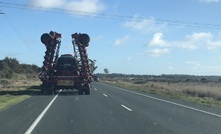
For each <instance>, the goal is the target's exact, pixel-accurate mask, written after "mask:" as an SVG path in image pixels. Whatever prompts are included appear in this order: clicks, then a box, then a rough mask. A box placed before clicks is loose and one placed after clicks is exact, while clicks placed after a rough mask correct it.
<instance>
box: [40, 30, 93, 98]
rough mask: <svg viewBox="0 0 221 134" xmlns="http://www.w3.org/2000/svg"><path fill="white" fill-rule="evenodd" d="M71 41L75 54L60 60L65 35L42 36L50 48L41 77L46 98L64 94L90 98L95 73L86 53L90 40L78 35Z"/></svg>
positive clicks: (63, 55)
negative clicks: (69, 92) (64, 92)
mask: <svg viewBox="0 0 221 134" xmlns="http://www.w3.org/2000/svg"><path fill="white" fill-rule="evenodd" d="M71 37H72V44H73V54H62V55H61V56H59V50H60V46H61V34H60V33H57V32H55V31H51V32H49V33H44V34H42V36H41V42H42V43H43V44H44V45H45V47H46V51H45V56H44V61H43V66H42V68H41V71H40V72H39V74H38V77H39V79H40V80H41V82H42V84H41V85H40V87H41V93H42V94H52V95H53V94H56V93H58V91H60V90H77V91H78V94H79V95H83V94H85V95H89V94H90V90H91V82H92V73H91V69H90V64H89V59H88V54H87V50H86V48H87V47H88V46H89V44H88V43H89V41H90V37H89V35H88V34H85V33H83V34H81V33H74V34H72V35H71Z"/></svg>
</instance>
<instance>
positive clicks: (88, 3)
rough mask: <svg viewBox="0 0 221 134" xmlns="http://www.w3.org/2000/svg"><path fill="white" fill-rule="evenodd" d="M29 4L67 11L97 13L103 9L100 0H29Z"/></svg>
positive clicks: (103, 6)
mask: <svg viewBox="0 0 221 134" xmlns="http://www.w3.org/2000/svg"><path fill="white" fill-rule="evenodd" d="M29 5H30V6H34V7H35V6H36V7H42V8H45V9H51V8H59V9H64V10H66V11H67V12H69V13H70V12H77V13H79V12H82V13H94V14H96V13H98V12H100V11H102V10H104V9H105V5H104V4H103V3H102V2H100V0H72V1H68V0H31V1H30V2H29Z"/></svg>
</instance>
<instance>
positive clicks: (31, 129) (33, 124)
mask: <svg viewBox="0 0 221 134" xmlns="http://www.w3.org/2000/svg"><path fill="white" fill-rule="evenodd" d="M61 91H62V90H60V91H59V92H58V94H59V93H60V92H61ZM58 94H57V95H56V96H55V97H54V98H53V99H52V100H51V102H50V103H49V104H48V105H47V107H46V108H45V109H44V110H43V111H42V112H41V114H40V115H39V116H38V118H37V119H36V120H35V121H34V122H33V123H32V125H31V126H30V127H29V128H28V130H27V131H26V132H25V134H31V132H32V131H33V130H34V129H35V127H36V126H37V125H38V123H39V122H40V120H41V119H42V117H43V116H44V115H45V113H46V112H47V111H48V109H49V108H50V106H51V105H52V103H53V102H54V101H55V99H56V98H57V97H58Z"/></svg>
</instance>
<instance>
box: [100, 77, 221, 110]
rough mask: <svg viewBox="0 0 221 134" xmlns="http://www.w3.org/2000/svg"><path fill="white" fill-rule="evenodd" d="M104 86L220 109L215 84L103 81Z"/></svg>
mask: <svg viewBox="0 0 221 134" xmlns="http://www.w3.org/2000/svg"><path fill="white" fill-rule="evenodd" d="M101 82H103V83H106V84H110V85H114V86H118V87H122V88H125V89H129V90H134V91H141V92H145V93H149V94H155V95H160V96H165V97H168V98H174V99H181V100H184V101H188V102H193V103H198V104H202V105H204V106H209V107H214V108H219V109H221V85H219V84H215V83H188V82H185V83H168V82H135V83H134V82H131V81H122V80H117V81H115V80H108V81H107V80H104V81H101Z"/></svg>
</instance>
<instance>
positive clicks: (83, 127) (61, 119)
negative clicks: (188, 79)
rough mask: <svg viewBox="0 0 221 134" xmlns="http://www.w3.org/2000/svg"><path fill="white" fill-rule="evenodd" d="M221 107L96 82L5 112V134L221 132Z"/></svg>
mask: <svg viewBox="0 0 221 134" xmlns="http://www.w3.org/2000/svg"><path fill="white" fill-rule="evenodd" d="M220 125H221V110H218V109H214V108H209V107H204V106H201V105H197V104H193V103H188V102H183V101H180V100H174V99H168V98H163V97H159V96H153V95H151V96H150V95H148V94H144V93H140V92H132V91H129V90H125V89H121V88H117V87H112V86H108V85H104V84H102V83H93V87H92V91H91V95H89V96H87V95H81V96H79V95H77V92H76V91H61V92H60V93H59V94H58V95H57V96H43V95H36V96H32V97H30V98H29V99H27V100H25V101H23V102H21V103H18V104H16V105H14V106H13V107H10V108H8V109H6V110H4V111H1V112H0V133H1V134H15V133H16V134H23V133H32V134H52V133H53V134H220V133H221V127H220Z"/></svg>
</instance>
